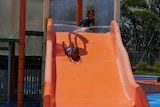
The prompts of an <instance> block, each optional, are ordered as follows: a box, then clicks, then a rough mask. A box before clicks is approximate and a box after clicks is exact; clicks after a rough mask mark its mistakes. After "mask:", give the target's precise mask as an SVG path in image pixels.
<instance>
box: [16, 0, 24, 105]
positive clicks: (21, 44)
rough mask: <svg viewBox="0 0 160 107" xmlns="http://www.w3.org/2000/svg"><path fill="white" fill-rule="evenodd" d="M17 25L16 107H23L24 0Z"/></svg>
mask: <svg viewBox="0 0 160 107" xmlns="http://www.w3.org/2000/svg"><path fill="white" fill-rule="evenodd" d="M19 23H20V26H19V29H20V30H19V58H18V93H17V94H18V95H17V107H23V100H24V58H25V29H26V27H25V26H26V0H20V22H19Z"/></svg>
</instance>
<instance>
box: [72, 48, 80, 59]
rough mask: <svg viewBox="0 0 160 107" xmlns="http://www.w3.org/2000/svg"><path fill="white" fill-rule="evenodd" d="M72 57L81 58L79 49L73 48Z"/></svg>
mask: <svg viewBox="0 0 160 107" xmlns="http://www.w3.org/2000/svg"><path fill="white" fill-rule="evenodd" d="M71 56H72V58H77V57H78V56H79V50H78V48H73V50H72V53H71Z"/></svg>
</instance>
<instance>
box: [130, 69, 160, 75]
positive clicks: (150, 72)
mask: <svg viewBox="0 0 160 107" xmlns="http://www.w3.org/2000/svg"><path fill="white" fill-rule="evenodd" d="M133 74H134V75H150V76H160V69H155V68H146V69H140V70H135V71H134V72H133Z"/></svg>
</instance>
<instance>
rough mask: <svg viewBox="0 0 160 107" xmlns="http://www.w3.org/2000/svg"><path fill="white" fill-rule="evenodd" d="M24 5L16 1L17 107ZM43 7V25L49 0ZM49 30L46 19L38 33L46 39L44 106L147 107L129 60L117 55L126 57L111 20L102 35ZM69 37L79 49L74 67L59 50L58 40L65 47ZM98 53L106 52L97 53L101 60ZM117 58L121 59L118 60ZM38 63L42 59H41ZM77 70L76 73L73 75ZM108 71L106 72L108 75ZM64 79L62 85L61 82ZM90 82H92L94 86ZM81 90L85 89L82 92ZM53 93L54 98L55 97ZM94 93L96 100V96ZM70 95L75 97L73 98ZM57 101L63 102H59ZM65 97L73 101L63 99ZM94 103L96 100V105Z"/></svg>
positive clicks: (20, 92)
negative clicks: (18, 27)
mask: <svg viewBox="0 0 160 107" xmlns="http://www.w3.org/2000/svg"><path fill="white" fill-rule="evenodd" d="M115 1H116V0H115ZM25 2H26V1H25V0H24V1H21V2H20V10H21V11H20V30H19V35H20V38H19V40H18V42H19V60H18V89H17V106H18V107H22V106H23V100H24V79H25V78H24V76H23V75H24V52H25V51H24V45H25V35H26V33H27V32H26V29H25V22H26V20H25V11H26V10H25V8H26V3H25ZM77 3H78V8H77V19H76V22H77V24H78V22H79V21H80V19H81V18H82V0H78V1H77ZM44 4H45V6H44V11H45V12H44V14H45V15H44V16H43V18H44V20H43V24H44V25H47V22H45V20H47V19H48V18H49V10H48V9H49V8H48V7H47V5H49V0H46V1H45V3H44ZM115 5H117V2H115ZM115 7H118V6H115ZM116 10H117V9H115V10H114V11H115V12H114V20H117V21H118V13H116V12H118V11H116ZM52 30H53V22H52V19H49V21H48V25H47V32H46V29H45V27H43V33H41V35H43V34H44V36H46V35H45V34H47V46H46V49H47V50H46V65H45V69H46V70H45V80H44V83H45V87H44V94H43V93H42V94H43V95H44V96H43V106H44V107H53V106H54V105H56V107H58V106H59V107H63V106H66V105H65V104H67V105H68V106H75V105H74V104H79V106H82V107H84V106H93V107H97V106H107V105H108V106H112V105H113V106H114V104H115V106H116V105H118V106H129V107H132V106H137V107H144V106H145V107H148V102H147V99H146V96H145V94H144V92H143V90H142V89H141V87H140V86H139V85H137V84H136V83H135V80H134V78H133V75H132V73H131V69H130V65H129V61H128V59H127V58H128V57H127V56H123V55H122V54H121V53H124V54H125V55H127V54H126V51H125V50H124V48H123V46H122V43H121V38H120V34H119V33H120V32H119V29H118V27H117V25H116V22H115V21H112V22H111V26H110V32H108V33H104V34H103V33H100V34H98V33H69V32H56V31H52ZM69 35H70V37H71V38H72V39H73V38H75V39H76V40H77V41H74V42H76V44H77V46H78V47H80V53H81V55H82V61H83V62H82V64H79V65H77V64H76V65H74V64H72V63H70V62H69V61H68V59H67V58H66V57H65V55H64V52H63V50H62V49H61V42H62V41H64V40H65V41H67V42H66V43H67V44H69V40H68V37H69ZM63 36H65V37H63ZM117 36H118V37H117ZM55 37H56V39H55ZM85 38H86V39H85ZM81 39H82V40H81ZM16 42H17V41H16ZM85 42H88V43H85ZM56 43H58V44H56ZM84 43H85V44H84ZM116 43H118V44H116ZM83 45H84V46H87V49H86V48H84V47H83ZM118 45H120V46H118ZM52 49H53V50H52ZM95 49H98V51H96V52H95ZM119 49H120V50H119ZM100 50H104V52H105V53H106V54H100V55H102V57H100V56H98V55H99V51H100ZM108 50H110V51H108ZM94 52H95V53H94ZM115 54H116V55H115ZM117 55H118V56H117ZM119 55H120V56H123V57H120V56H119ZM97 56H98V57H97ZM43 57H44V56H43ZM52 58H53V59H52ZM108 58H109V59H108ZM116 58H117V59H116ZM119 58H120V59H119ZM123 58H124V59H123ZM51 59H52V60H51ZM42 60H44V59H43V58H42ZM123 60H124V63H120V61H122V62H123ZM49 61H51V62H49ZM118 62H119V63H118ZM42 63H44V61H42ZM112 64H113V65H112ZM124 64H125V65H124ZM62 66H63V68H62ZM94 66H97V68H96V69H94ZM104 66H105V67H106V68H105V67H104ZM81 67H82V68H81ZM107 67H109V68H107ZM71 68H72V69H73V70H72V69H71ZM66 69H67V70H66ZM77 69H78V72H76V70H77ZM115 69H116V70H115ZM64 70H65V72H64ZM108 70H109V71H108ZM42 71H43V65H42ZM99 72H100V73H99ZM108 72H110V73H109V74H108ZM112 72H113V73H112ZM59 73H60V74H59ZM61 73H65V74H66V75H62V74H61ZM54 74H56V75H54ZM78 74H79V75H78ZM42 75H43V73H42ZM90 75H91V76H90ZM65 76H69V77H70V79H68V80H67V77H65ZM75 76H76V77H75ZM79 76H81V77H79ZM108 76H110V77H108ZM87 77H90V78H87ZM42 78H43V77H42ZM112 79H115V80H116V82H114V83H113V80H112ZM64 80H65V82H66V84H64V83H63V82H64ZM74 80H75V81H74ZM42 81H43V79H42ZM92 81H94V83H93V82H92ZM125 81H127V82H125ZM83 83H85V84H83ZM48 84H49V87H48ZM71 85H72V86H71ZM74 85H75V86H74ZM104 85H105V86H104ZM61 86H63V87H61ZM73 86H74V87H73ZM84 87H86V90H85V88H84ZM55 89H56V90H55ZM73 90H74V91H73ZM117 90H118V91H117ZM119 90H120V91H119ZM42 91H43V88H42ZM100 92H102V93H100ZM59 93H62V94H59ZM55 94H56V95H58V96H57V97H55ZM94 94H95V95H96V96H98V97H96V96H95V95H94ZM103 94H104V96H103ZM63 95H65V96H63ZM74 95H75V96H77V97H75V96H74ZM81 95H82V96H81ZM107 96H110V97H107ZM111 96H112V98H111ZM117 96H118V97H117ZM91 97H93V98H91ZM60 98H63V99H62V100H61V99H60ZM68 98H70V99H73V100H67V99H68ZM55 99H56V100H55ZM74 99H75V100H74ZM87 99H88V100H87ZM98 99H99V100H98ZM95 100H97V102H96V101H95ZM108 102H110V103H108ZM115 102H117V103H115ZM62 103H63V104H62ZM85 103H86V105H85ZM87 103H88V104H87Z"/></svg>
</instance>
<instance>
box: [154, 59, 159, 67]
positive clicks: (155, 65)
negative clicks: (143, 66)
mask: <svg viewBox="0 0 160 107" xmlns="http://www.w3.org/2000/svg"><path fill="white" fill-rule="evenodd" d="M153 66H154V67H156V68H159V69H160V60H157V61H155V62H154V65H153Z"/></svg>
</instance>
